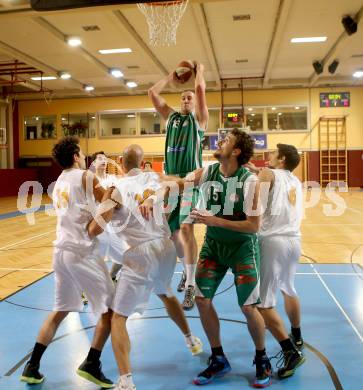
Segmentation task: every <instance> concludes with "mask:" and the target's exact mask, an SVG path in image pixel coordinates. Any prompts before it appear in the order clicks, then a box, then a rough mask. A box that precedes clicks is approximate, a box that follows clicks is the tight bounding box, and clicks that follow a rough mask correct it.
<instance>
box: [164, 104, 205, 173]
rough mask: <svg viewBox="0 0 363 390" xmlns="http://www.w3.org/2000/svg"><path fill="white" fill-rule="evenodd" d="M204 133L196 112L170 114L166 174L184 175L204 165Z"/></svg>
mask: <svg viewBox="0 0 363 390" xmlns="http://www.w3.org/2000/svg"><path fill="white" fill-rule="evenodd" d="M203 135H204V130H203V129H202V128H201V127H200V125H199V123H198V121H197V118H196V117H195V114H194V113H190V114H187V115H182V114H181V113H180V112H175V111H173V112H172V113H171V114H170V116H169V118H168V122H167V126H166V142H165V172H166V174H168V175H178V176H180V177H184V176H186V175H187V174H188V173H189V172H192V171H194V170H195V169H197V168H201V167H202V139H203Z"/></svg>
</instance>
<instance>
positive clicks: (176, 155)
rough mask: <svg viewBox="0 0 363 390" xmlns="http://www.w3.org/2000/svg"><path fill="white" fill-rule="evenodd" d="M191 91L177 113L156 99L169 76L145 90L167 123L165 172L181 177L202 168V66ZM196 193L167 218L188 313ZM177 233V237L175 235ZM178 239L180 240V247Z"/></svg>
mask: <svg viewBox="0 0 363 390" xmlns="http://www.w3.org/2000/svg"><path fill="white" fill-rule="evenodd" d="M195 71H196V75H195V83H194V84H195V85H194V91H190V90H188V91H184V92H183V93H182V94H181V101H180V111H174V110H173V109H172V108H171V107H170V106H169V105H168V104H167V103H166V101H165V100H164V99H163V98H162V97H161V96H160V93H161V91H162V90H163V89H164V87H165V86H166V85H167V84H168V83H170V82H172V81H173V73H170V74H169V75H168V76H166V77H165V78H163V79H162V80H160V81H159V82H157V83H156V84H155V85H154V86H153V87H152V88H150V89H149V97H150V99H151V101H152V103H153V105H154V107H155V109H156V111H157V112H158V113H159V114H160V115H161V116H162V117H163V118H164V119H165V120H166V121H167V125H166V142H165V172H166V174H168V175H177V176H179V177H182V178H183V177H185V176H186V175H187V174H188V173H189V172H192V171H194V170H195V169H198V168H201V167H202V139H203V136H204V132H205V131H206V129H207V125H208V119H209V113H208V107H207V100H206V96H205V80H204V65H202V64H200V63H197V64H196V68H195ZM197 194H198V192H197V191H194V189H190V190H187V191H185V192H184V195H183V196H179V198H178V203H177V206H176V208H175V209H174V210H173V211H172V213H171V215H170V217H169V225H170V229H171V232H172V234H173V236H172V239H173V241H174V242H175V245H176V248H177V251H178V256H179V257H181V256H183V255H184V259H182V260H183V262H184V268H185V273H186V275H184V274H183V277H182V280H181V283H180V284H179V286H178V291H182V290H183V289H184V286H185V296H184V301H183V308H184V310H191V309H192V308H193V306H194V303H195V271H196V262H197V256H198V249H197V242H196V240H195V236H194V227H193V224H192V220H191V219H190V218H189V214H190V211H191V209H192V208H193V207H194V205H195V204H196V197H197ZM179 230H180V235H179ZM179 239H181V243H182V247H181V246H180V242H179Z"/></svg>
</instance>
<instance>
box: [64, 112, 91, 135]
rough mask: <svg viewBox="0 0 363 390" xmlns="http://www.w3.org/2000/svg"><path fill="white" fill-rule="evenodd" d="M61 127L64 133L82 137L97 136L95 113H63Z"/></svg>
mask: <svg viewBox="0 0 363 390" xmlns="http://www.w3.org/2000/svg"><path fill="white" fill-rule="evenodd" d="M61 128H62V132H63V135H65V136H67V135H76V136H78V137H80V138H94V137H95V136H96V115H95V114H90V113H87V114H62V116H61Z"/></svg>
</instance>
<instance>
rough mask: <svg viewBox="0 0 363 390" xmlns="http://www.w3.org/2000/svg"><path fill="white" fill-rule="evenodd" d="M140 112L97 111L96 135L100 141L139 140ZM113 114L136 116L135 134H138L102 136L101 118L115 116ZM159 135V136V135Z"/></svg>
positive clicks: (131, 110) (129, 110) (128, 110)
mask: <svg viewBox="0 0 363 390" xmlns="http://www.w3.org/2000/svg"><path fill="white" fill-rule="evenodd" d="M139 112H140V110H134V109H127V110H103V111H97V112H96V121H97V125H96V133H97V138H98V139H118V138H137V137H140V135H139V134H138V133H139V131H140V129H139V118H138V115H137V114H138V113H139ZM113 114H130V115H131V114H135V133H136V134H120V135H118V134H117V135H101V117H102V115H105V116H107V115H113ZM157 135H158V134H157Z"/></svg>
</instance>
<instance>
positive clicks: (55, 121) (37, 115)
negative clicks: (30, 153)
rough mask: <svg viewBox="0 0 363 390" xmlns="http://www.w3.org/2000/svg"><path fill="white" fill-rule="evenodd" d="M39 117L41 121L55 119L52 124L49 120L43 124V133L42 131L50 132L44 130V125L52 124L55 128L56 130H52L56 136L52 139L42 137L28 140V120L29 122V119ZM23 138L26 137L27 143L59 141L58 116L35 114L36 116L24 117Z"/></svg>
mask: <svg viewBox="0 0 363 390" xmlns="http://www.w3.org/2000/svg"><path fill="white" fill-rule="evenodd" d="M37 117H39V120H42V118H53V122H50V121H49V120H47V122H42V124H41V132H42V131H48V130H44V129H42V125H43V123H52V124H53V126H54V129H53V130H52V132H54V136H52V137H46V138H44V137H41V138H28V137H27V135H28V134H27V126H28V123H26V122H27V120H29V118H37ZM37 132H38V129H37ZM23 136H24V140H25V141H54V140H56V139H58V117H57V114H35V115H24V117H23Z"/></svg>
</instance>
